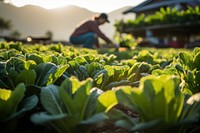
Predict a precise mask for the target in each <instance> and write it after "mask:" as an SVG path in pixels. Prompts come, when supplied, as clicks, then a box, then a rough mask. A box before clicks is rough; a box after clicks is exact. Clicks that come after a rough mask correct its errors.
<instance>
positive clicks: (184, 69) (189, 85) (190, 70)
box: [176, 48, 200, 95]
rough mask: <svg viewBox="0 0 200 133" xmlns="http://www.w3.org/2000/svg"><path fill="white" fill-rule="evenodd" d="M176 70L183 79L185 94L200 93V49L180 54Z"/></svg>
mask: <svg viewBox="0 0 200 133" xmlns="http://www.w3.org/2000/svg"><path fill="white" fill-rule="evenodd" d="M178 59H179V64H177V65H176V69H177V71H178V73H179V75H180V77H181V79H182V85H183V88H184V90H183V91H184V92H186V93H188V94H190V95H192V94H195V93H198V92H200V48H195V49H194V50H193V52H192V53H191V54H190V53H187V52H180V53H179V58H178Z"/></svg>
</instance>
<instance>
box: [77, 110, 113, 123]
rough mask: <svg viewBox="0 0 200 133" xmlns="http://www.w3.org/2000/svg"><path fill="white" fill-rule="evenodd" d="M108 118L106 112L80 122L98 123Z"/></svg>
mask: <svg viewBox="0 0 200 133" xmlns="http://www.w3.org/2000/svg"><path fill="white" fill-rule="evenodd" d="M108 119H109V118H108V116H107V115H106V114H105V113H98V114H95V115H93V116H92V117H90V118H88V119H86V120H83V121H81V123H80V124H96V123H99V122H102V121H104V120H108Z"/></svg>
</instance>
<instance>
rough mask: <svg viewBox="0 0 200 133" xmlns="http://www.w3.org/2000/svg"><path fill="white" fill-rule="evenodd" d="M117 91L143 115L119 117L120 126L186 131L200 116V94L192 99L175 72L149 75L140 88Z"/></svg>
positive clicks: (156, 132) (173, 132) (156, 131)
mask: <svg viewBox="0 0 200 133" xmlns="http://www.w3.org/2000/svg"><path fill="white" fill-rule="evenodd" d="M116 93H117V97H118V99H119V103H121V104H124V105H125V106H127V107H129V108H130V109H131V110H133V111H136V112H137V113H138V114H139V116H140V117H139V119H138V118H137V119H136V118H131V117H124V118H123V119H118V120H117V121H116V125H117V126H121V127H124V128H126V129H128V130H130V131H143V132H148V133H161V132H162V133H168V132H171V133H184V132H186V130H187V129H188V127H189V124H192V123H195V122H197V121H198V119H199V118H200V117H199V116H200V94H198V95H195V96H191V97H190V98H189V99H188V98H187V97H186V96H185V95H184V94H183V93H182V92H181V90H180V79H179V78H177V77H175V76H169V75H168V76H167V75H162V76H160V77H156V76H153V75H152V76H147V77H144V78H142V79H141V81H140V86H139V88H131V87H124V88H122V89H119V90H118V91H117V92H116Z"/></svg>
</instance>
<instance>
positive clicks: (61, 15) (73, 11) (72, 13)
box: [0, 2, 134, 41]
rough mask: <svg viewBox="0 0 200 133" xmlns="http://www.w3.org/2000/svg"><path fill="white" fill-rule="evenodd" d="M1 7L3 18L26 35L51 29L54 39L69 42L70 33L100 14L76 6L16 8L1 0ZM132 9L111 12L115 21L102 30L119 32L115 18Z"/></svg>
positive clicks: (41, 33) (112, 19) (106, 32)
mask: <svg viewBox="0 0 200 133" xmlns="http://www.w3.org/2000/svg"><path fill="white" fill-rule="evenodd" d="M0 7H1V8H0V17H2V18H4V19H5V20H11V22H12V24H13V26H12V30H17V31H19V32H20V33H21V34H22V37H27V36H44V35H45V33H46V32H47V31H51V32H52V33H53V39H54V40H66V41H68V38H69V36H70V34H71V33H72V32H73V30H74V28H75V27H76V25H77V24H78V23H79V22H80V21H82V20H84V19H86V18H91V17H92V16H93V15H95V14H97V12H92V11H90V10H88V9H86V8H82V7H79V6H75V5H69V6H65V7H61V8H54V9H45V8H42V7H39V6H35V5H26V6H23V7H15V6H13V5H10V4H6V3H2V2H0ZM128 8H130V7H124V8H121V9H119V10H116V11H113V12H110V13H108V15H109V19H110V20H111V23H109V24H105V26H100V29H102V32H104V33H105V34H106V35H107V36H108V37H110V38H112V36H113V33H114V31H115V29H114V26H113V24H114V21H115V20H116V19H121V18H122V17H123V15H122V11H124V10H126V9H128ZM132 15H133V14H132ZM133 16H134V15H133ZM4 34H9V32H8V31H5V32H4Z"/></svg>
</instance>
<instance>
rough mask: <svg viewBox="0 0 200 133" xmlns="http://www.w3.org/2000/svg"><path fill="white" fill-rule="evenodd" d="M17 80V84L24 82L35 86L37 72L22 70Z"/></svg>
mask: <svg viewBox="0 0 200 133" xmlns="http://www.w3.org/2000/svg"><path fill="white" fill-rule="evenodd" d="M16 78H17V79H16V80H17V81H16V82H17V83H20V82H23V83H24V84H26V85H33V84H35V80H36V72H35V71H34V70H22V71H21V72H20V74H19V75H18V77H16Z"/></svg>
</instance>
